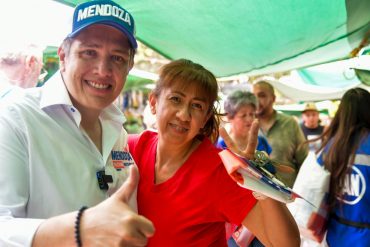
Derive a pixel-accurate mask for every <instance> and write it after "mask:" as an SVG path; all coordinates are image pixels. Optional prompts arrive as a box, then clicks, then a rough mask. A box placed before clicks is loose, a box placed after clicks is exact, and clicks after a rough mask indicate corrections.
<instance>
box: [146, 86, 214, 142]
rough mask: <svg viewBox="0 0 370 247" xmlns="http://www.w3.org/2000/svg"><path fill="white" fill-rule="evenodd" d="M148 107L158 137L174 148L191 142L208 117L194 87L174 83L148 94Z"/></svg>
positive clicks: (206, 108)
mask: <svg viewBox="0 0 370 247" xmlns="http://www.w3.org/2000/svg"><path fill="white" fill-rule="evenodd" d="M149 101H150V105H151V107H152V109H153V110H154V112H155V114H156V118H157V127H158V133H159V138H161V140H164V141H165V142H167V143H173V144H177V145H181V144H186V143H188V142H191V141H192V140H193V138H194V137H195V136H196V135H197V134H198V133H199V130H200V129H201V128H203V127H204V126H205V124H206V122H207V120H208V119H209V117H210V113H209V111H208V109H209V107H210V106H209V103H208V101H207V98H206V97H205V96H204V94H202V93H201V90H198V89H197V87H196V85H195V84H191V85H189V86H186V87H184V86H183V85H182V83H181V82H175V83H173V84H172V85H171V86H170V87H167V88H163V89H162V91H161V92H160V94H159V95H158V96H156V95H154V94H152V95H150V98H149Z"/></svg>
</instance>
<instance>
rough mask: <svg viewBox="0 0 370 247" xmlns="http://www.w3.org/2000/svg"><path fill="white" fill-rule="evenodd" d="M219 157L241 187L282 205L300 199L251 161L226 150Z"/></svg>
mask: <svg viewBox="0 0 370 247" xmlns="http://www.w3.org/2000/svg"><path fill="white" fill-rule="evenodd" d="M219 155H220V157H221V159H222V161H223V163H224V165H225V167H226V170H227V172H228V173H229V175H230V176H231V178H232V179H233V180H234V181H236V182H237V183H238V184H239V185H240V186H241V187H243V188H246V189H249V190H252V191H255V192H259V193H261V194H263V195H265V196H267V197H270V198H273V199H275V200H277V201H280V202H283V203H288V202H292V201H294V200H295V199H296V198H302V197H301V196H300V195H298V194H297V193H295V192H294V191H293V190H292V189H291V188H289V187H287V186H286V185H284V184H283V183H282V182H281V181H279V180H278V179H277V178H276V177H275V176H274V175H273V174H271V173H269V172H268V171H266V170H265V169H263V168H261V167H259V166H257V165H254V164H253V162H252V161H249V160H247V159H245V158H243V157H240V156H238V155H237V154H235V153H233V152H231V151H230V150H228V149H225V150H223V151H221V152H220V153H219ZM302 199H303V198H302ZM308 203H309V202H308Z"/></svg>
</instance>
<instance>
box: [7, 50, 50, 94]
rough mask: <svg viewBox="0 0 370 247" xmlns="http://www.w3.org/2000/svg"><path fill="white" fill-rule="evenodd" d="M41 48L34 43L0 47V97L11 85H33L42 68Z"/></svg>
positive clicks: (24, 86) (23, 86)
mask: <svg viewBox="0 0 370 247" xmlns="http://www.w3.org/2000/svg"><path fill="white" fill-rule="evenodd" d="M42 66H43V63H42V49H41V48H39V47H38V46H37V45H34V44H28V45H23V44H18V45H17V44H14V45H6V44H2V46H1V47H0V97H1V95H3V94H5V93H6V92H7V91H8V90H10V88H11V86H18V87H21V88H29V87H35V86H36V85H37V83H38V80H39V77H40V73H41V69H42Z"/></svg>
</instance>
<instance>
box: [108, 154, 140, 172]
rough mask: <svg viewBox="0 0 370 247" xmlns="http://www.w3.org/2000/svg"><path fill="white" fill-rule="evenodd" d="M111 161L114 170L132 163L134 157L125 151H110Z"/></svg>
mask: <svg viewBox="0 0 370 247" xmlns="http://www.w3.org/2000/svg"><path fill="white" fill-rule="evenodd" d="M111 156H112V163H113V167H114V168H115V169H116V170H121V169H123V168H125V167H126V166H130V165H134V164H135V162H134V159H133V158H132V156H131V154H130V153H129V152H127V151H112V152H111Z"/></svg>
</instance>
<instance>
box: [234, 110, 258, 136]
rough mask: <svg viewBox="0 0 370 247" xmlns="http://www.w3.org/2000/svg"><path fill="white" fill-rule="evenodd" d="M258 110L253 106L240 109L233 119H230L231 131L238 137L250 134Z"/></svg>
mask: <svg viewBox="0 0 370 247" xmlns="http://www.w3.org/2000/svg"><path fill="white" fill-rule="evenodd" d="M255 112H256V109H255V107H254V106H252V105H245V106H242V107H240V109H239V110H238V111H237V113H236V114H235V116H234V117H233V118H229V121H230V123H231V129H232V131H233V133H234V134H235V135H237V136H245V135H247V134H248V131H249V129H250V128H251V126H252V122H253V120H254V118H255Z"/></svg>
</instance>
